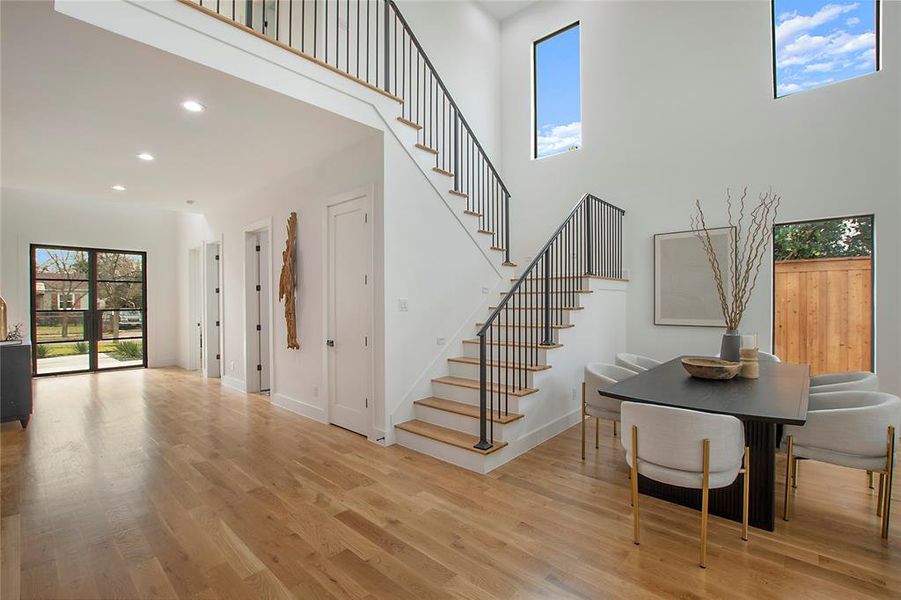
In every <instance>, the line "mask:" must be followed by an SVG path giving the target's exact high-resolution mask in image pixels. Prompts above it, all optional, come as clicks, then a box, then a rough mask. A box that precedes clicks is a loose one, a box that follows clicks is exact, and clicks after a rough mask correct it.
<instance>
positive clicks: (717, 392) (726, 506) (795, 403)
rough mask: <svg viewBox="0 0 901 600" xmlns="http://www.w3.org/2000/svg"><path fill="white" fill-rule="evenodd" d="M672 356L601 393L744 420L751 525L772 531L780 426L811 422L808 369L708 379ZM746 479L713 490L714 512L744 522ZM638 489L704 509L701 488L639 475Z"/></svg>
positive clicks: (773, 366) (765, 367) (777, 366)
mask: <svg viewBox="0 0 901 600" xmlns="http://www.w3.org/2000/svg"><path fill="white" fill-rule="evenodd" d="M681 359H682V357H679V358H674V359H673V360H671V361H668V362H665V363H663V364H661V365H659V366H656V367H654V368H652V369H648V370H647V371H644V372H642V373H639V374H638V375H635V376H634V377H630V378H628V379H624V380H622V381H620V382H618V383H616V384H613V385H612V386H609V387H605V388H603V390H598V393H602V394H603V395H604V396H609V397H611V398H618V399H621V400H628V401H630V402H644V403H647V404H657V405H660V406H672V407H676V408H686V409H690V410H697V411H702V412H708V413H716V414H722V415H732V416H734V417H737V418H738V419H740V420H741V421H742V423H743V424H744V428H745V444H746V445H747V446H749V447H750V454H751V456H750V458H751V461H750V471H751V476H750V486H749V487H750V506H749V512H750V515H749V518H748V521H749V524H750V525H751V526H752V527H757V528H760V529H766V530H767V531H773V529H774V528H775V516H776V444H777V439H776V428H777V426H778V425H803V424H804V423H805V422H806V421H807V401H808V395H809V391H810V367H809V366H808V365H798V364H785V363H768V362H762V363H760V378H759V379H742V378H740V377H736V378H734V379H731V380H721V381H716V380H708V379H698V378H695V377H691V376H690V375H689V374H688V373H687V372H686V371H685V369H684V368H683V367H682V360H681ZM743 477H744V475H739V476H738V478H737V479H736V480H735V482H733V483H732V485H730V486H727V487H724V488H720V489H716V490H710V504H709V509H710V514H713V515H718V516H721V517H724V518H727V519H731V520H733V521H739V522H740V521H741V511H742V486H743V479H742V478H743ZM638 489H639V492H641V493H642V494H646V495H649V496H654V497H656V498H660V499H663V500H667V501H669V502H674V503H676V504H681V505H683V506H688V507H692V508H695V509H700V507H701V490H695V489H689V488H682V487H678V486H673V485H668V484H665V483H661V482H658V481H654V480H652V479H649V478H647V477H645V476H643V475H640V476H639V479H638Z"/></svg>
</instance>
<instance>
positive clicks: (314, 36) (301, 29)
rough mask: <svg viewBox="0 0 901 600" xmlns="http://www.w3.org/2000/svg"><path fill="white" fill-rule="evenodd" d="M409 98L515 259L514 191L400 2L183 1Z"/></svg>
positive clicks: (438, 166) (405, 108)
mask: <svg viewBox="0 0 901 600" xmlns="http://www.w3.org/2000/svg"><path fill="white" fill-rule="evenodd" d="M180 1H181V2H183V3H185V4H188V5H191V6H195V7H196V6H199V7H200V8H201V9H202V10H203V11H204V12H207V13H209V14H212V15H214V16H217V17H218V18H220V19H222V20H227V21H231V22H233V24H236V25H237V26H239V27H241V28H244V29H250V30H252V31H253V32H255V33H256V34H258V35H262V36H263V37H265V38H268V39H270V40H272V41H274V42H275V43H277V44H279V45H281V46H283V47H287V48H288V49H290V50H293V51H294V52H297V53H299V54H302V55H303V56H305V57H306V58H309V59H312V60H313V61H314V62H318V63H320V64H323V65H325V66H328V67H329V68H330V69H332V70H335V71H338V72H340V73H343V74H345V75H347V76H349V77H350V78H352V79H355V80H357V81H359V82H361V83H363V84H365V85H367V86H369V87H371V88H375V89H378V90H380V91H382V92H384V93H385V94H387V95H389V96H392V97H395V98H397V99H399V100H401V101H402V108H401V119H402V120H403V121H404V122H405V123H406V124H407V125H409V126H411V127H414V128H416V129H417V131H418V133H417V136H418V146H419V147H420V148H421V149H422V150H423V151H426V152H430V153H432V154H434V156H435V166H434V170H435V171H436V172H437V173H439V174H441V175H444V176H446V177H447V179H448V191H449V192H450V193H451V194H453V195H456V196H457V197H460V198H465V200H466V211H467V213H469V214H472V215H475V216H477V217H478V218H479V230H480V231H482V232H486V233H490V234H491V235H492V243H491V246H492V248H493V249H495V250H499V251H503V252H504V260H505V262H506V263H507V264H509V263H510V220H509V214H510V192H509V191H508V189H507V186H505V185H504V182H503V181H502V180H501V178H500V176H499V175H498V173H497V169H495V167H494V165H493V164H492V163H491V160H490V159H489V158H488V154H487V153H486V152H485V149H484V148H483V147H482V144H481V143H479V140H478V139H477V138H476V136H475V133H473V130H472V127H470V125H469V123H468V122H467V120H466V118H465V117H464V116H463V114H462V113H461V112H460V108H459V105H458V104H457V103H456V102H455V101H454V99H453V97H452V96H451V94H450V92H449V91H448V89H447V86H446V85H445V84H444V82H443V81H442V80H441V77H440V76H439V75H438V72H437V70H436V69H435V67H434V65H433V64H432V61H431V60H429V57H428V56H427V55H426V53H425V51H424V50H423V48H422V45H421V44H420V43H419V40H418V39H416V36H415V35H414V34H413V31H412V29H411V28H410V25H409V24H408V23H407V20H406V19H405V18H404V16H403V15H402V14H401V12H400V10H398V8H397V5H396V4H395V2H394V0H268V1H267V0H180Z"/></svg>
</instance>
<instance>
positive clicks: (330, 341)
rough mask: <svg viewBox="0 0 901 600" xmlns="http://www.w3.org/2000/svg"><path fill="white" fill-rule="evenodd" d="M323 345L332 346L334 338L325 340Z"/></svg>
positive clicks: (333, 345)
mask: <svg viewBox="0 0 901 600" xmlns="http://www.w3.org/2000/svg"><path fill="white" fill-rule="evenodd" d="M325 345H326V346H328V347H329V348H334V347H335V340H325Z"/></svg>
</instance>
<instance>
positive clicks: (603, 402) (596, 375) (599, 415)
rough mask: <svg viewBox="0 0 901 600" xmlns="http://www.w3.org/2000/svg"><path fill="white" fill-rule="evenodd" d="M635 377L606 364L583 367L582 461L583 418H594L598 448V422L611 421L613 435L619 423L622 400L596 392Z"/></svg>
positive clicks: (627, 370)
mask: <svg viewBox="0 0 901 600" xmlns="http://www.w3.org/2000/svg"><path fill="white" fill-rule="evenodd" d="M633 375H637V373H636V372H635V371H632V370H630V369H627V368H625V367H618V366H616V365H611V364H607V363H588V364H587V365H585V379H584V381H583V382H582V460H585V418H586V417H594V447H595V448H597V447H599V446H600V439H599V438H600V433H599V432H600V428H601V427H600V420H601V419H609V420H611V421H613V435H614V436H615V435H616V422H617V421H619V405H620V404H621V403H622V400H617V399H616V398H610V397H608V396H604V395H603V394H600V393H598V390H600V389H602V388H604V387H606V386H608V385H613V384H614V383H616V382H618V381H622V380H623V379H628V378H629V377H632V376H633Z"/></svg>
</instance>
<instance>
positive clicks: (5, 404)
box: [0, 344, 31, 427]
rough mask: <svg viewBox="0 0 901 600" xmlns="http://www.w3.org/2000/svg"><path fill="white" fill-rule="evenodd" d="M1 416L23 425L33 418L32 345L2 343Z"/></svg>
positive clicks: (0, 361) (0, 346) (0, 376)
mask: <svg viewBox="0 0 901 600" xmlns="http://www.w3.org/2000/svg"><path fill="white" fill-rule="evenodd" d="M0 405H2V410H0V417H2V420H3V421H4V422H6V421H13V420H17V421H19V422H20V423H22V427H27V426H28V420H29V419H31V345H30V344H3V345H0Z"/></svg>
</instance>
